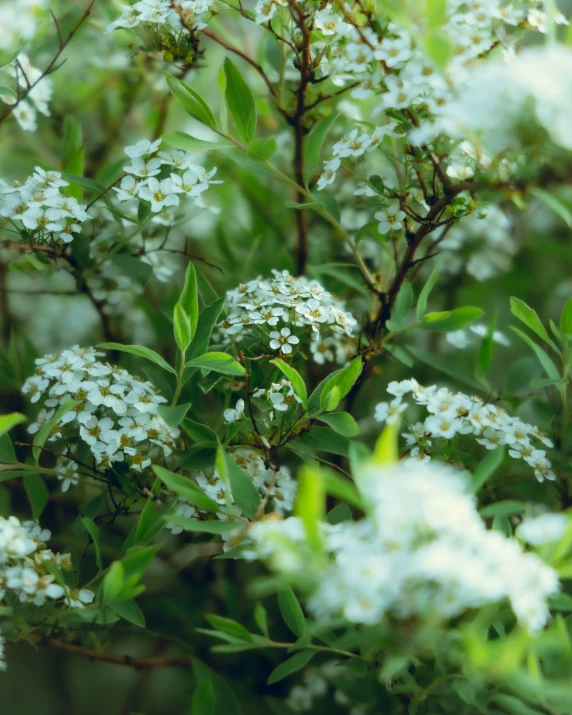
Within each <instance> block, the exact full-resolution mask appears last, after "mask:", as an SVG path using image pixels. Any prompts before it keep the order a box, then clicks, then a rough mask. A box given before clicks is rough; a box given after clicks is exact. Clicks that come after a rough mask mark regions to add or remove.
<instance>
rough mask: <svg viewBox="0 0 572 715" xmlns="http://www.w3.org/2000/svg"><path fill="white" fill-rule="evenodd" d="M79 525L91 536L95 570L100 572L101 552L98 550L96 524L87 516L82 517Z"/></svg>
mask: <svg viewBox="0 0 572 715" xmlns="http://www.w3.org/2000/svg"><path fill="white" fill-rule="evenodd" d="M80 523H81V525H82V526H83V528H84V529H85V530H86V531H87V533H88V534H89V535H90V536H91V540H92V542H93V548H94V549H95V563H96V564H97V568H98V569H99V570H100V571H101V568H102V566H101V550H100V548H99V529H98V528H97V524H96V523H95V522H94V521H93V520H92V519H89V518H88V517H87V516H84V517H82V518H81V519H80Z"/></svg>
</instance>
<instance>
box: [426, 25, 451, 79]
mask: <svg viewBox="0 0 572 715" xmlns="http://www.w3.org/2000/svg"><path fill="white" fill-rule="evenodd" d="M422 45H423V49H424V50H425V54H426V55H427V57H429V59H430V60H431V61H432V62H433V64H434V65H435V66H436V67H438V68H439V69H440V70H444V69H445V67H446V66H447V65H448V64H449V61H450V60H451V59H452V57H453V55H454V54H455V45H454V44H453V41H452V40H451V38H450V37H449V36H448V35H447V34H446V33H445V32H442V31H439V30H434V31H432V32H428V33H427V34H426V35H424V36H423V37H422Z"/></svg>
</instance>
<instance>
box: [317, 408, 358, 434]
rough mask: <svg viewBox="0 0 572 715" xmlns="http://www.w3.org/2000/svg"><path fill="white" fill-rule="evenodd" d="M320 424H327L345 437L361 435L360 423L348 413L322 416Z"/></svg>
mask: <svg viewBox="0 0 572 715" xmlns="http://www.w3.org/2000/svg"><path fill="white" fill-rule="evenodd" d="M318 419H319V420H320V422H325V423H326V424H327V425H329V426H330V427H331V428H332V429H333V430H334V432H337V433H338V434H341V435H343V436H344V437H356V436H357V435H358V434H359V426H358V423H357V422H356V421H355V420H354V418H353V417H352V416H351V415H350V414H348V413H347V412H336V413H335V414H328V415H320V416H319V417H318Z"/></svg>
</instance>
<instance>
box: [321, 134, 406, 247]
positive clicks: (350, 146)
mask: <svg viewBox="0 0 572 715" xmlns="http://www.w3.org/2000/svg"><path fill="white" fill-rule="evenodd" d="M396 126H397V125H396V123H395V122H392V123H391V124H386V125H384V126H381V127H376V128H375V129H374V130H373V132H371V133H369V134H368V132H360V131H359V130H358V129H352V131H351V132H350V133H349V134H348V135H347V136H346V137H343V138H342V139H340V140H339V141H338V142H336V144H334V146H333V148H332V154H331V156H330V158H329V159H327V161H325V162H324V168H323V170H322V174H321V176H320V178H319V179H318V183H317V185H316V186H317V189H318V191H322V190H323V189H325V188H326V186H329V185H330V184H332V183H333V182H334V181H335V178H336V172H337V170H338V169H339V168H340V164H341V160H342V159H346V158H347V157H356V158H357V157H360V156H362V155H363V154H365V152H366V151H368V150H369V149H375V148H377V147H378V146H379V145H380V144H381V142H382V140H383V138H384V137H386V136H397V133H396V131H395V127H396ZM399 227H401V224H400V226H399ZM383 233H387V231H384V232H383Z"/></svg>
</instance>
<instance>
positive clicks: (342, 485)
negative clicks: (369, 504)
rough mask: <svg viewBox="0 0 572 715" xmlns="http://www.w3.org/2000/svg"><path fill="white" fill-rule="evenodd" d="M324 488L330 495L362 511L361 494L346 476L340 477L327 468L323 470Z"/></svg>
mask: <svg viewBox="0 0 572 715" xmlns="http://www.w3.org/2000/svg"><path fill="white" fill-rule="evenodd" d="M324 488H325V490H326V493H327V494H329V495H330V496H333V497H335V498H336V499H340V500H341V501H343V502H346V503H347V504H349V505H350V506H354V507H356V509H361V510H362V511H363V502H362V499H361V496H360V494H359V492H358V490H357V489H356V487H355V485H354V483H353V482H351V481H350V480H349V479H346V477H342V476H341V475H339V474H337V473H336V472H333V471H331V470H329V469H328V470H324Z"/></svg>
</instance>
